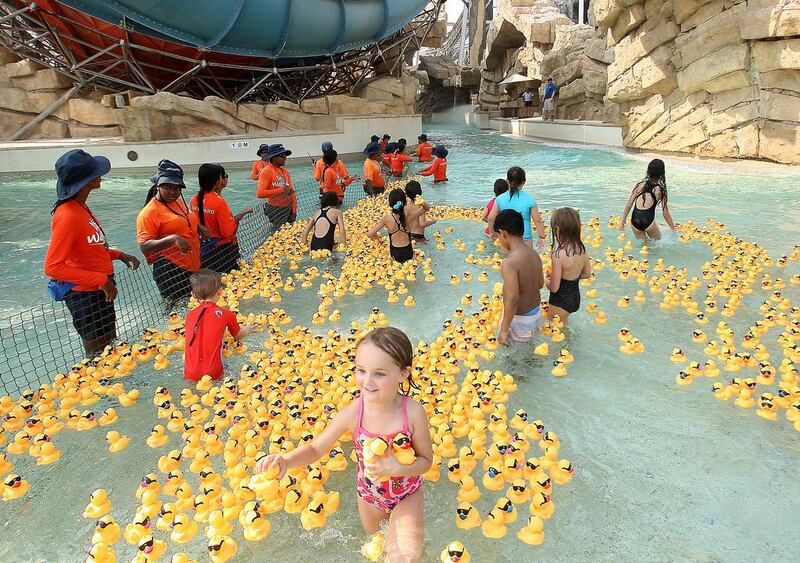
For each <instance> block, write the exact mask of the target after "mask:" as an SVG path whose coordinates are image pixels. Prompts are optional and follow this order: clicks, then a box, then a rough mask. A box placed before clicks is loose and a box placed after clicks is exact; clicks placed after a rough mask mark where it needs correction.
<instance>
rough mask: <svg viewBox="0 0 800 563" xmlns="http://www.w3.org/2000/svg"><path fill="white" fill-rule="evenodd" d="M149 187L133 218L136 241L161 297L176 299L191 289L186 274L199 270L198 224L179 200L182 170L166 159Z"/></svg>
mask: <svg viewBox="0 0 800 563" xmlns="http://www.w3.org/2000/svg"><path fill="white" fill-rule="evenodd" d="M150 181H151V182H152V183H153V186H152V187H151V188H150V191H149V192H148V194H147V199H146V200H145V205H144V207H143V208H142V210H141V211H140V212H139V216H138V217H137V218H136V241H137V242H138V243H139V248H140V249H141V251H142V253H143V254H144V257H145V258H146V259H147V263H148V264H152V265H153V279H154V280H155V282H156V285H157V286H158V291H159V293H161V297H163V298H164V299H168V300H178V299H181V298H184V297H188V296H189V294H190V293H191V292H192V287H191V285H190V284H189V276H191V275H192V273H193V272H196V271H197V270H199V269H200V233H201V232H202V233H203V234H204V236H206V238H208V237H209V236H210V234H209V232H208V229H205V228H203V227H200V221H199V220H198V219H197V215H195V214H194V213H192V212H191V211H190V210H189V207H188V206H187V205H186V201H184V199H183V189H184V188H185V187H186V185H185V184H184V182H183V169H182V168H181V167H180V166H178V165H177V164H175V163H174V162H172V161H170V160H162V161H161V162H159V163H158V171H157V172H156V174H155V175H154V176H153V177H152V178H150Z"/></svg>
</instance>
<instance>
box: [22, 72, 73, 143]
mask: <svg viewBox="0 0 800 563" xmlns="http://www.w3.org/2000/svg"><path fill="white" fill-rule="evenodd" d="M82 87H83V85H82V84H76V85H75V86H73V87H72V88H70V89H69V90H67V92H66V93H65V94H64V95H63V96H61V97H60V98H59V99H57V100H56V101H55V102H53V103H52V104H50V106H49V107H48V108H46V109H45V110H44V111H43V112H42V113H40V114H39V115H37V116H36V117H34V118H33V119H31V120H30V121H29V122H28V124H27V125H25V126H24V127H22V129H20V130H19V131H17V132H16V133H14V134H13V135H11V138H10V139H9V141H21V140H22V139H24V138H25V137H27V136H28V134H29V133H30V132H31V131H32V130H33V128H34V127H36V126H37V125H39V124H40V123H41V122H42V121H44V120H45V119H47V118H48V117H50V116H51V115H53V114H54V113H55V112H57V111H58V109H59V108H60V107H61V106H63V105H64V104H65V103H67V102H68V101H69V100H70V98H72V97H73V96H75V94H77V93H78V92H79V91H80V89H81V88H82Z"/></svg>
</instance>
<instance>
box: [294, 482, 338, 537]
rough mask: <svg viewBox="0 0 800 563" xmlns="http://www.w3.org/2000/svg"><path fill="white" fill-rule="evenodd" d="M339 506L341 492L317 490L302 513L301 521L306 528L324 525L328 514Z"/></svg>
mask: <svg viewBox="0 0 800 563" xmlns="http://www.w3.org/2000/svg"><path fill="white" fill-rule="evenodd" d="M338 508H339V493H330V494H328V493H326V492H325V491H321V490H320V491H317V492H315V493H314V496H313V497H312V498H311V500H310V501H309V502H308V505H306V507H305V508H304V509H303V512H302V513H301V514H300V522H301V524H302V525H303V528H304V529H305V530H313V529H315V528H321V527H323V526H324V525H325V524H326V523H327V521H328V514H329V513H331V512H335V511H336V510H338Z"/></svg>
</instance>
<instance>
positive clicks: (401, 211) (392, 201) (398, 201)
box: [389, 188, 408, 229]
mask: <svg viewBox="0 0 800 563" xmlns="http://www.w3.org/2000/svg"><path fill="white" fill-rule="evenodd" d="M407 202H408V198H407V197H406V192H404V191H403V190H401V189H400V188H395V189H393V190H392V191H390V192H389V207H390V208H391V210H392V213H397V214H398V215H399V216H400V225H402V227H403V228H404V229H405V228H406V212H405V207H406V203H407Z"/></svg>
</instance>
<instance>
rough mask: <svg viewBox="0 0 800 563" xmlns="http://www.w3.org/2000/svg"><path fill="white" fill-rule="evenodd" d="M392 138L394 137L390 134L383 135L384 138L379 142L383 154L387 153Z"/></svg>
mask: <svg viewBox="0 0 800 563" xmlns="http://www.w3.org/2000/svg"><path fill="white" fill-rule="evenodd" d="M391 138H392V136H391V135H389V133H384V134H383V138H382V139H381V140H380V141H378V144H380V146H381V152H386V147H387V146H388V145H389V139H391Z"/></svg>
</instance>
